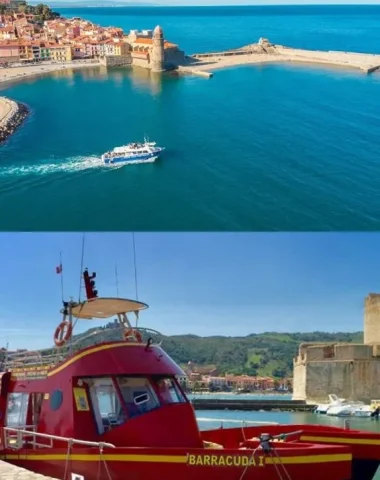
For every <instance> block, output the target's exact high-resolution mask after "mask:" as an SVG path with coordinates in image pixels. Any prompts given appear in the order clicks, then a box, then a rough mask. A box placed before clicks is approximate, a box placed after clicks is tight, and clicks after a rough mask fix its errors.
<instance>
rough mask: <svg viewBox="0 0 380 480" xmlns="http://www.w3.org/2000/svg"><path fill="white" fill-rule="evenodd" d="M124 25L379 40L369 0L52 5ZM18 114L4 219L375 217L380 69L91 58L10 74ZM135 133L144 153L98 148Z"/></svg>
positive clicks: (333, 44) (323, 222)
mask: <svg viewBox="0 0 380 480" xmlns="http://www.w3.org/2000/svg"><path fill="white" fill-rule="evenodd" d="M62 14H64V15H65V16H68V17H70V16H83V17H85V18H88V19H89V20H92V21H94V22H96V23H99V24H101V25H115V26H120V27H123V28H124V29H125V30H127V31H128V30H129V29H131V28H152V27H154V26H155V25H156V24H158V23H159V24H161V25H162V27H163V29H164V32H165V35H166V37H167V38H168V39H170V40H171V41H173V42H177V43H178V44H179V45H180V47H181V48H183V49H184V50H185V51H186V52H187V53H192V52H205V51H209V50H222V49H226V48H234V47H239V46H241V45H244V44H248V43H251V42H254V41H257V40H258V38H259V37H261V36H264V37H268V38H269V39H270V40H271V41H273V42H277V43H281V44H285V45H289V46H294V47H301V48H311V49H313V48H314V49H316V48H318V49H324V50H339V49H343V50H352V51H358V52H377V53H379V52H380V30H379V28H378V20H379V18H380V7H379V6H362V7H360V6H359V7H357V6H347V7H328V6H323V7H263V8H257V7H256V8H255V7H241V8H240V7H235V8H230V7H229V8H227V7H225V8H221V7H214V8H203V9H202V8H195V7H194V8H190V7H189V8H175V9H173V8H148V7H146V8H133V7H128V8H83V9H70V10H69V9H62ZM1 90H2V91H1V95H5V96H8V97H10V98H12V99H14V100H16V101H19V102H23V103H25V104H27V105H28V106H29V107H30V109H31V115H30V117H29V118H28V120H27V121H26V123H25V124H24V125H23V127H22V128H21V129H20V130H19V131H18V132H17V133H16V134H15V135H14V136H13V137H12V138H11V139H10V140H9V141H8V142H7V143H6V144H5V145H4V146H3V147H2V148H1V150H0V212H1V214H0V215H1V217H0V218H1V224H2V228H3V229H4V230H34V231H36V230H81V231H82V230H105V231H106V230H123V229H126V230H159V231H163V230H202V231H207V230H228V231H231V230H234V231H238V230H302V231H304V230H350V231H352V230H371V229H373V230H374V229H379V228H380V197H379V195H378V192H379V189H380V162H379V155H378V138H379V136H380V95H379V91H380V74H373V75H370V76H366V75H364V74H363V73H360V72H357V71H349V70H345V69H333V68H327V67H323V66H319V67H317V66H307V65H302V66H300V65H266V66H244V67H239V68H231V69H227V70H220V71H217V72H216V74H215V76H214V77H213V78H212V79H210V80H207V79H204V78H199V77H176V76H174V75H173V74H165V75H163V76H161V75H155V74H151V73H150V72H148V71H146V70H144V69H137V68H135V69H131V68H115V69H110V70H108V71H107V70H105V69H103V68H101V67H96V68H88V69H86V70H83V71H75V72H73V71H72V72H57V73H55V74H51V75H47V76H45V77H41V78H33V79H29V80H26V81H23V82H18V83H13V84H2V85H1ZM144 134H147V135H148V136H149V138H150V139H151V140H154V141H156V142H157V143H158V144H159V145H162V146H164V147H166V150H165V153H164V155H163V156H162V158H161V159H159V160H158V161H157V162H156V163H154V164H146V165H132V166H126V167H123V168H120V169H115V168H107V167H105V166H104V165H103V164H102V162H101V159H100V157H101V154H102V153H104V152H105V151H108V150H109V149H112V148H114V147H115V146H119V145H123V144H125V143H127V142H130V141H132V142H134V141H141V140H143V138H144Z"/></svg>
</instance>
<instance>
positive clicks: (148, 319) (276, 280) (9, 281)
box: [0, 233, 380, 348]
mask: <svg viewBox="0 0 380 480" xmlns="http://www.w3.org/2000/svg"><path fill="white" fill-rule="evenodd" d="M82 237H83V235H82V234H80V233H57V234H55V233H43V234H39V233H6V234H5V233H4V234H0V245H1V247H2V248H1V250H0V260H1V266H2V268H1V276H0V339H1V340H0V345H1V344H4V345H5V344H6V342H9V347H10V348H43V347H49V346H51V345H52V337H53V333H54V330H55V328H56V326H57V325H58V324H59V323H60V321H61V314H60V313H59V311H60V308H61V301H62V296H61V277H60V275H57V274H56V271H55V268H56V266H57V265H59V263H60V252H62V266H63V274H62V275H63V277H62V280H63V285H64V298H65V299H69V298H70V297H71V296H72V297H73V298H74V300H78V297H79V291H80V288H79V285H80V284H79V278H80V266H81V251H82ZM84 242H85V247H84V267H88V268H89V270H90V271H96V272H97V277H98V278H97V282H96V286H97V289H98V291H99V296H105V297H107V296H117V291H118V292H119V296H120V297H123V298H132V299H135V298H137V297H138V299H139V300H141V301H143V302H146V303H147V304H148V305H149V306H150V308H149V310H146V311H143V312H142V313H141V317H140V325H141V326H144V327H147V328H153V329H155V330H158V331H160V332H161V333H163V334H167V335H171V334H186V333H193V334H198V335H203V336H208V335H227V336H230V335H231V336H234V335H236V336H239V335H248V334H250V333H260V332H264V331H281V332H285V331H289V332H294V331H315V330H323V331H331V332H332V331H358V330H362V326H363V303H364V298H365V296H366V295H367V294H368V293H370V292H378V291H379V289H380V250H379V246H380V234H356V233H355V234H354V233H353V234H285V233H284V234H282V233H274V234H270V233H263V234H259V233H252V234H251V233H247V234H236V233H227V234H223V233H218V234H217V233H215V234H207V233H199V234H197V233H186V234H180V233H167V234H166V233H136V234H135V244H136V259H137V260H136V267H137V287H138V291H137V297H136V291H135V282H134V262H133V240H132V234H131V233H114V234H110V233H104V234H101V233H98V234H95V233H86V235H85V240H84ZM115 266H116V267H117V272H118V282H116V275H115ZM83 293H84V291H83V290H82V293H81V297H82V299H83ZM104 323H105V322H104V321H101V320H96V321H85V320H82V321H80V322H79V323H78V326H77V333H79V332H82V331H85V330H87V328H90V327H95V326H99V325H102V324H104Z"/></svg>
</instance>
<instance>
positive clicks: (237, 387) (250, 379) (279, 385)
mask: <svg viewBox="0 0 380 480" xmlns="http://www.w3.org/2000/svg"><path fill="white" fill-rule="evenodd" d="M184 371H185V373H186V376H187V380H186V382H184V381H182V383H183V384H186V387H187V388H188V389H190V390H194V389H195V390H204V391H206V390H207V391H220V392H234V391H242V390H243V391H247V392H257V391H260V392H264V391H274V390H276V391H280V392H288V391H291V390H292V384H293V382H292V379H291V378H284V379H274V378H272V377H262V376H251V375H229V374H226V375H220V374H219V372H218V370H217V369H216V368H215V366H213V365H196V364H195V363H193V362H188V364H187V366H186V367H185V368H184Z"/></svg>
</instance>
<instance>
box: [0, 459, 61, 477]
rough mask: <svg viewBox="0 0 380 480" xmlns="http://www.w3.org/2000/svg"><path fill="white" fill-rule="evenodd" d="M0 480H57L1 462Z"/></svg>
mask: <svg viewBox="0 0 380 480" xmlns="http://www.w3.org/2000/svg"><path fill="white" fill-rule="evenodd" d="M0 478H1V480H57V479H55V478H53V477H45V476H44V475H39V474H38V473H33V472H31V471H29V470H25V468H21V467H16V466H15V465H11V464H10V463H6V462H3V461H1V460H0Z"/></svg>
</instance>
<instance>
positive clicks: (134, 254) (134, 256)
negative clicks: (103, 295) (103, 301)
mask: <svg viewBox="0 0 380 480" xmlns="http://www.w3.org/2000/svg"><path fill="white" fill-rule="evenodd" d="M132 244H133V266H134V271H135V292H136V300H138V299H139V292H138V287H137V262H136V243H135V232H132ZM135 315H136V328H137V324H138V320H139V312H138V311H136V312H135Z"/></svg>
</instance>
